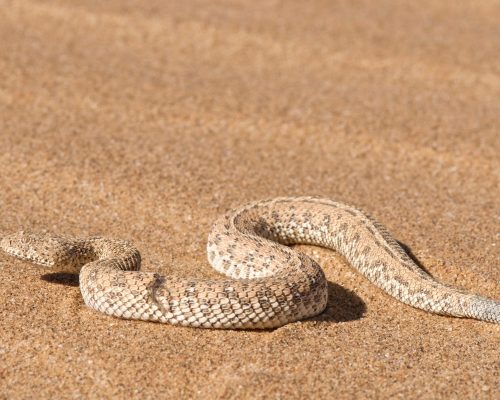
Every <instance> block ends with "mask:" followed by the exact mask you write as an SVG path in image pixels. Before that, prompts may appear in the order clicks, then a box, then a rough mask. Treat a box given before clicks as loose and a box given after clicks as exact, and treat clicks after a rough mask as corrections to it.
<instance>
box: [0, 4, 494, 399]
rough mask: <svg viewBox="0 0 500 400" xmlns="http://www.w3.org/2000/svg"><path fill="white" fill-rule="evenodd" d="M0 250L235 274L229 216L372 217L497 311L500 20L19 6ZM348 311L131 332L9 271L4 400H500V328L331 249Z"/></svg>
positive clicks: (8, 80) (3, 67) (66, 281)
mask: <svg viewBox="0 0 500 400" xmlns="http://www.w3.org/2000/svg"><path fill="white" fill-rule="evenodd" d="M0 5H1V7H0V149H1V151H0V189H1V190H0V210H1V219H0V236H1V235H3V234H4V233H7V232H14V231H17V230H19V229H21V228H26V229H32V230H36V231H49V232H55V233H61V234H67V235H75V236H85V235H105V236H110V237H117V238H122V239H128V240H130V241H132V242H133V243H135V245H136V246H137V247H138V248H139V249H140V250H141V252H142V256H143V259H144V264H143V268H144V269H145V270H148V271H158V272H161V273H163V274H177V275H183V276H196V277H200V278H203V277H205V278H207V277H211V278H214V277H216V276H217V274H216V272H214V271H213V270H212V269H211V268H210V267H209V265H208V263H207V261H206V254H205V244H206V238H207V235H208V232H209V230H210V226H211V224H212V222H213V221H214V220H215V219H216V217H217V216H218V215H220V214H221V213H223V212H224V211H226V210H227V209H229V208H231V207H234V206H237V205H240V204H243V203H246V202H248V201H252V200H258V199H263V198H269V197H274V196H293V195H318V196H325V197H330V198H333V199H336V200H339V201H343V202H347V203H351V204H354V205H356V206H358V207H361V208H363V209H365V210H367V211H369V212H370V213H371V214H372V215H373V216H374V217H376V218H377V219H378V220H380V221H381V222H382V223H383V224H385V225H386V226H387V227H388V228H389V230H390V231H391V232H392V233H393V235H394V236H395V237H396V238H397V239H398V240H400V241H401V242H402V243H404V244H405V245H406V246H408V248H409V249H410V250H411V252H412V253H413V255H414V256H415V257H416V258H417V259H418V260H419V261H420V262H421V263H422V265H423V266H424V267H425V268H426V269H427V270H428V271H429V272H430V273H432V274H433V275H434V276H436V277H437V278H439V279H441V280H443V281H446V282H448V283H450V284H453V285H457V286H460V287H464V288H467V289H468V290H470V291H473V292H475V293H479V294H482V295H486V296H489V297H494V298H497V299H498V298H500V283H499V282H500V270H499V268H498V264H499V258H500V243H499V242H498V215H500V204H499V198H500V190H499V171H500V165H499V161H498V154H499V152H500V143H499V132H500V57H499V55H500V23H499V21H500V3H499V2H498V1H486V0H485V1H472V0H469V1H463V2H455V1H451V0H450V1H439V2H436V1H431V0H425V1H419V2H410V1H408V2H399V1H386V0H382V1H376V2H372V1H307V2H306V1H286V2H285V1H283V2H278V1H248V2H242V1H241V2H240V1H215V2H214V1H190V2H180V1H179V2H163V1H148V2H144V4H142V2H135V1H119V0H114V1H106V2H102V1H97V0H95V1H77V0H73V1H69V0H66V1H63V0H61V1H24V0H19V1H0ZM299 249H300V250H302V251H304V252H306V253H307V254H309V255H311V256H314V257H316V258H317V260H318V261H319V263H320V265H322V266H323V268H324V269H325V272H326V275H327V278H328V280H329V281H330V300H329V304H328V307H327V310H326V312H325V313H324V314H322V315H320V316H319V317H316V318H313V319H312V320H307V321H303V322H298V323H293V324H289V325H287V326H285V327H283V328H280V329H276V330H273V331H265V332H255V331H217V330H201V329H190V328H179V327H173V326H168V325H162V324H155V323H147V322H137V321H125V320H120V319H116V318H112V317H107V316H105V315H101V314H100V313H97V312H95V311H93V310H91V309H89V308H87V307H86V306H85V305H84V303H83V300H82V297H81V294H80V291H79V288H78V277H77V276H73V275H64V274H58V273H54V271H50V270H44V269H42V268H39V267H35V266H31V265H29V264H27V263H24V262H21V261H17V260H14V259H11V258H9V257H7V256H4V255H3V254H2V255H0V398H1V399H23V398H24V399H28V398H39V399H55V398H123V399H131V398H141V399H160V398H193V399H219V398H220V399H280V398H287V399H307V398H323V399H326V398H336V399H344V398H388V397H391V398H404V399H436V398H443V399H466V398H470V399H495V398H496V399H498V398H500V384H499V381H500V361H499V360H500V356H499V348H500V327H499V326H498V325H494V324H488V323H484V322H478V321H474V320H461V319H452V318H446V317H440V316H435V315H430V314H427V313H425V312H423V311H419V310H416V309H413V308H411V307H408V306H405V305H403V304H401V303H399V302H397V301H395V300H393V299H392V298H391V297H389V296H387V295H385V294H384V293H382V292H381V291H380V290H379V289H377V288H375V287H374V286H373V285H371V284H370V283H369V282H368V281H367V280H366V279H365V278H363V277H362V276H361V275H359V274H358V273H356V271H354V270H353V269H352V268H350V267H349V265H347V264H346V263H345V262H344V261H343V259H342V258H341V257H339V256H338V255H336V254H335V253H334V252H332V251H327V250H324V249H314V248H312V247H307V246H299Z"/></svg>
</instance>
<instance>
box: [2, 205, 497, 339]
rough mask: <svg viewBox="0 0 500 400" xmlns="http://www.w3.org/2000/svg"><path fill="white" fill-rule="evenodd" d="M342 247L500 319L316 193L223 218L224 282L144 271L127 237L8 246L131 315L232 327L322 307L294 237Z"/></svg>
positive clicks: (110, 310) (403, 290) (96, 304)
mask: <svg viewBox="0 0 500 400" xmlns="http://www.w3.org/2000/svg"><path fill="white" fill-rule="evenodd" d="M296 243H302V244H313V245H318V246H322V247H326V248H330V249H334V250H336V251H338V252H339V253H340V254H342V255H343V256H344V257H345V258H346V259H347V261H348V262H349V263H350V264H351V265H352V266H353V267H354V268H356V269H357V270H358V271H359V272H360V273H362V274H363V275H364V276H365V277H366V278H368V279H369V280H370V281H371V282H372V283H374V284H375V285H376V286H378V287H379V288H381V289H382V290H384V291H385V292H387V293H388V294H390V295H391V296H393V297H395V298H396V299H398V300H400V301H402V302H403V303H406V304H409V305H411V306H413V307H416V308H419V309H422V310H425V311H428V312H431V313H436V314H442V315H449V316H455V317H468V318H475V319H479V320H483V321H489V322H494V323H500V302H499V301H496V300H493V299H488V298H485V297H481V296H478V295H474V294H471V293H467V292H465V291H463V290H459V289H457V288H454V287H451V286H449V285H446V284H443V283H440V282H438V281H437V280H436V279H434V278H433V277H431V276H430V275H429V274H427V273H426V272H425V271H423V270H422V269H421V268H420V267H419V266H418V265H416V264H415V263H414V262H413V260H412V259H411V258H410V257H409V256H408V255H407V254H406V252H405V251H404V250H403V249H402V248H401V246H400V245H399V244H398V243H397V242H396V241H395V240H394V239H393V238H392V237H391V236H390V235H389V233H388V232H387V231H386V229H385V228H383V227H382V226H381V225H380V224H379V223H378V222H376V221H375V220H373V219H372V218H371V217H369V216H368V215H367V214H365V213H364V212H362V211H361V210H359V209H357V208H355V207H352V206H349V205H347V204H343V203H339V202H336V201H332V200H328V199H322V198H314V197H285V198H275V199H271V200H264V201H259V202H254V203H250V204H248V205H245V206H242V207H240V208H238V209H235V210H232V211H230V212H228V213H227V214H226V215H224V216H223V217H221V218H220V219H218V220H217V221H216V222H215V224H214V226H213V228H212V231H211V233H210V235H209V238H208V245H207V251H208V260H209V262H210V264H211V265H212V267H213V268H215V269H216V270H217V271H219V272H220V273H222V274H224V275H226V276H227V279H225V280H201V279H186V278H181V277H175V276H161V275H159V274H157V273H152V272H143V271H140V265H141V257H140V254H139V251H138V250H137V249H136V248H135V247H134V246H132V245H131V244H129V243H128V242H126V241H123V240H114V239H107V238H104V237H88V238H81V239H75V238H67V237H62V236H53V235H46V234H35V233H29V232H23V231H22V232H18V233H15V234H12V235H9V236H5V237H4V238H3V239H2V240H1V241H0V248H1V249H2V250H4V251H5V252H6V253H8V254H10V255H13V256H15V257H18V258H21V259H24V260H29V261H31V262H33V263H35V264H38V265H41V266H46V267H51V268H52V269H55V270H58V271H66V272H79V274H80V289H81V292H82V295H83V299H84V301H85V303H86V304H87V305H88V306H89V307H91V308H93V309H95V310H97V311H100V312H103V313H105V314H108V315H113V316H116V317H121V318H127V319H139V320H148V321H158V322H164V323H170V324H177V325H183V326H192V327H203V328H226V329H262V328H274V327H278V326H282V325H284V324H287V323H290V322H293V321H297V320H300V319H303V318H307V317H311V316H314V315H317V314H319V313H321V312H322V311H323V310H324V309H325V307H326V304H327V298H328V291H327V280H326V278H325V275H324V273H323V271H322V269H321V268H320V267H319V265H318V264H317V263H316V262H315V261H314V260H312V259H311V258H309V257H308V256H306V255H305V254H303V253H300V252H297V251H295V250H293V249H291V248H290V247H288V246H287V245H290V244H296Z"/></svg>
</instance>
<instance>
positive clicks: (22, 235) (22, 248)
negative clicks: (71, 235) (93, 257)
mask: <svg viewBox="0 0 500 400" xmlns="http://www.w3.org/2000/svg"><path fill="white" fill-rule="evenodd" d="M71 247H72V246H71V245H68V242H67V240H64V239H63V238H59V237H57V236H49V235H45V234H37V233H32V232H26V231H20V232H17V233H14V234H12V235H8V236H5V237H3V238H2V239H1V240H0V249H2V250H3V251H4V252H6V253H7V254H9V255H11V256H14V257H16V258H19V259H21V260H27V261H31V262H32V263H34V264H37V265H41V266H43V267H50V268H58V269H61V270H66V269H68V268H64V266H67V265H68V264H71V263H70V262H69V261H70V259H71Z"/></svg>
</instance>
